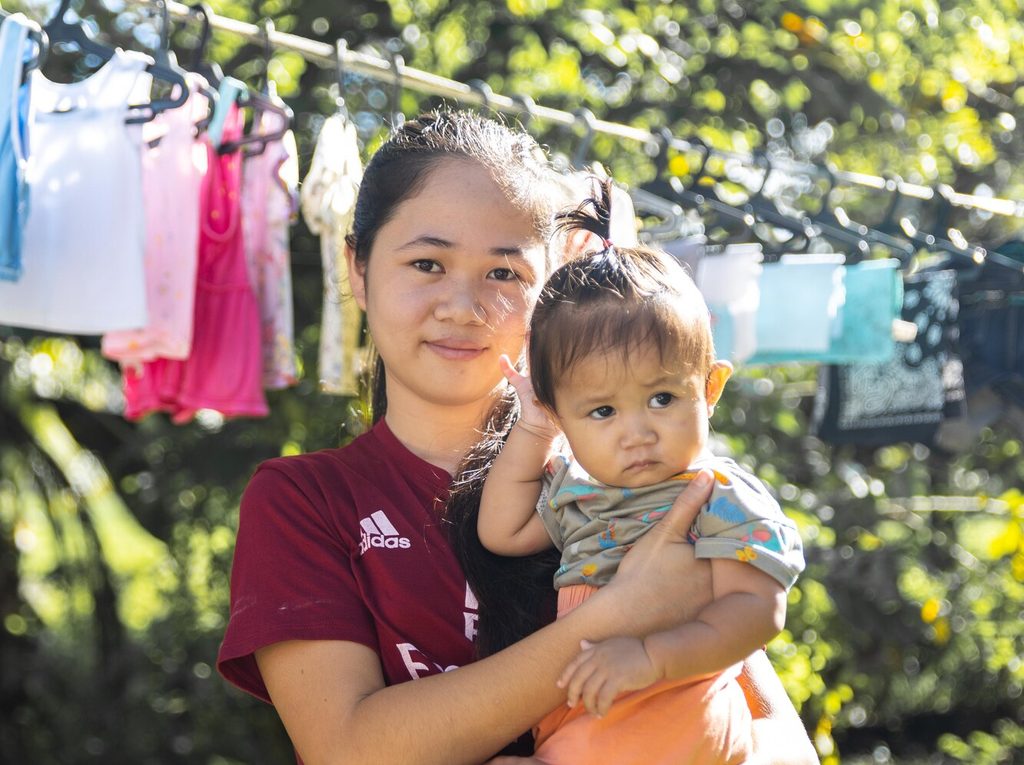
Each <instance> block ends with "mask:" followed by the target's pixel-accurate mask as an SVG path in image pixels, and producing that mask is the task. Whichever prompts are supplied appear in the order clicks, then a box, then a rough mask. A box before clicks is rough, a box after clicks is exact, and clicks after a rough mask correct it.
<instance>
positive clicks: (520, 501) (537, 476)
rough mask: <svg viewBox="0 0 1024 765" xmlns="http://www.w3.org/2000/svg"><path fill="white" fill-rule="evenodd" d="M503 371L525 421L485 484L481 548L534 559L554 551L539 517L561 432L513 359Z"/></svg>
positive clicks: (479, 526) (504, 362)
mask: <svg viewBox="0 0 1024 765" xmlns="http://www.w3.org/2000/svg"><path fill="white" fill-rule="evenodd" d="M501 371H502V372H503V373H504V375H505V377H506V378H507V379H508V381H509V382H510V383H511V384H512V386H513V387H514V388H515V389H516V394H517V395H518V396H519V407H520V416H519V420H518V421H517V422H516V425H515V427H513V428H512V432H511V433H510V434H509V436H508V440H507V441H506V442H505V446H504V447H502V450H501V453H500V454H499V455H498V456H497V457H496V458H495V460H494V464H493V465H492V466H491V469H490V472H488V474H487V480H486V481H484V490H483V495H482V497H481V499H480V514H479V516H478V518H477V534H478V535H479V536H480V542H481V543H482V544H483V546H484V547H486V548H487V549H488V550H490V551H491V552H493V553H495V554H497V555H531V554H533V553H536V552H540V551H541V550H546V549H548V548H549V547H551V545H552V542H551V537H550V536H549V535H548V532H547V529H546V528H545V527H544V523H543V521H542V520H541V518H540V516H539V515H538V514H537V512H536V507H537V500H538V499H540V493H541V477H542V475H543V474H544V465H545V464H546V463H547V461H548V458H549V456H550V453H551V449H552V444H553V442H554V440H555V439H556V438H557V437H558V435H559V433H558V430H557V429H556V428H555V427H554V426H553V425H552V423H551V420H549V419H548V417H547V415H546V414H545V413H544V410H543V409H542V408H541V407H540V404H538V403H537V401H536V399H535V398H534V395H533V385H532V384H531V383H530V378H529V376H528V375H526V374H520V373H519V372H518V371H516V368H515V367H514V366H513V365H512V362H511V360H510V359H509V357H508V356H505V355H502V357H501Z"/></svg>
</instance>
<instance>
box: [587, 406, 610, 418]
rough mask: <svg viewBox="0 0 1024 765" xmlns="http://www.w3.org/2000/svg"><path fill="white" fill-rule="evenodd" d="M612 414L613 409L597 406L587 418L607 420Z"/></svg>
mask: <svg viewBox="0 0 1024 765" xmlns="http://www.w3.org/2000/svg"><path fill="white" fill-rule="evenodd" d="M613 414H615V407H612V406H599V407H598V408H597V409H594V410H593V411H591V412H590V414H588V415H587V416H588V417H590V418H591V419H593V420H607V419H608V418H609V417H611V416H612V415H613Z"/></svg>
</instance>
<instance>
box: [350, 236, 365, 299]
mask: <svg viewBox="0 0 1024 765" xmlns="http://www.w3.org/2000/svg"><path fill="white" fill-rule="evenodd" d="M345 262H346V264H347V265H348V285H349V288H350V289H351V290H352V297H353V298H355V301H356V305H358V306H359V307H360V308H362V309H363V310H364V311H365V310H366V264H365V263H360V262H359V261H357V260H356V251H355V250H354V249H353V248H352V247H351V245H349V243H348V242H346V243H345Z"/></svg>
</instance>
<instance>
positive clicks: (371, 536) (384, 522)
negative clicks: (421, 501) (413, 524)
mask: <svg viewBox="0 0 1024 765" xmlns="http://www.w3.org/2000/svg"><path fill="white" fill-rule="evenodd" d="M359 527H360V531H359V555H360V556H362V555H363V553H365V552H366V551H367V550H369V549H370V548H371V547H383V548H385V549H387V550H408V549H409V548H410V547H412V542H411V541H409V538H408V537H403V536H402V535H401V534H399V533H398V529H396V528H395V527H394V526H393V525H392V524H391V521H389V520H388V517H387V516H386V515H384V511H383V510H378V511H377V512H375V513H370V515H369V517H367V518H363V519H362V520H361V521H359Z"/></svg>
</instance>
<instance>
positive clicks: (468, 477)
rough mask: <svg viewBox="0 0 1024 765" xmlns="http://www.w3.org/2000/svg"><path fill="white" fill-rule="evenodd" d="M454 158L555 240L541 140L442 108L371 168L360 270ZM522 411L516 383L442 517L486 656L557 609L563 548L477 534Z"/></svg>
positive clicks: (360, 203)
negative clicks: (485, 496)
mask: <svg viewBox="0 0 1024 765" xmlns="http://www.w3.org/2000/svg"><path fill="white" fill-rule="evenodd" d="M450 159H463V160H470V161H475V162H479V163H481V164H482V165H483V166H485V167H486V168H487V169H488V170H490V172H491V173H492V175H493V176H494V178H495V181H496V182H497V183H498V184H499V185H500V186H501V187H502V189H503V190H504V191H505V193H506V195H507V196H508V198H509V201H510V202H512V204H514V205H515V206H516V207H518V208H519V209H521V210H525V211H526V212H528V214H530V216H531V217H532V219H533V221H534V225H535V226H536V229H537V232H538V235H539V236H540V237H541V238H543V239H547V238H548V237H549V235H550V233H551V226H552V216H553V213H554V212H555V211H556V210H557V209H558V208H559V207H560V206H561V205H562V204H563V203H564V201H565V193H564V189H563V188H562V187H561V186H560V185H559V184H558V183H557V181H556V180H555V178H554V176H553V174H552V171H551V168H550V166H549V164H548V161H547V158H546V156H544V153H543V151H542V150H541V149H540V147H539V146H538V145H537V142H536V141H535V140H534V139H533V138H532V137H531V136H529V135H528V134H527V133H525V132H523V131H521V130H515V129H513V128H510V127H508V126H507V125H504V124H501V123H499V122H496V121H494V120H489V119H485V118H483V117H480V116H479V115H476V114H473V113H472V112H466V111H447V110H444V111H435V112H431V113H428V114H423V115H420V116H419V117H417V118H416V119H413V120H408V121H407V122H405V123H404V124H403V125H402V126H401V127H399V128H397V129H396V130H395V132H394V133H393V134H392V135H391V137H390V138H389V139H388V140H387V141H386V142H385V143H384V144H383V145H382V146H381V147H380V149H378V150H377V152H376V153H375V154H374V155H373V157H372V158H371V160H370V162H369V164H368V165H367V167H366V170H365V172H364V174H363V180H362V183H361V184H360V187H359V194H358V197H357V199H356V207H355V218H354V221H353V224H352V232H351V233H350V234H349V235H348V236H347V237H346V243H347V244H348V246H349V247H351V248H352V250H353V251H354V253H355V262H356V266H357V267H359V268H363V269H367V268H369V271H372V270H373V269H372V265H371V264H372V258H371V250H372V248H373V243H374V241H375V240H376V237H377V233H378V232H379V231H380V229H381V227H382V226H384V225H385V224H386V223H387V222H388V221H389V220H390V219H391V217H392V216H393V215H394V213H395V211H396V210H397V208H398V206H399V205H400V204H401V203H402V202H403V201H405V200H406V199H408V198H410V197H412V196H414V195H415V194H416V193H417V192H418V191H419V190H420V189H421V188H422V187H423V185H424V183H425V182H426V179H427V178H428V176H429V174H430V172H431V171H432V170H433V169H434V168H435V167H436V166H437V165H438V164H439V163H441V162H443V161H445V160H450ZM367 273H369V272H367ZM368 278H372V277H369V276H368ZM370 398H371V407H372V415H371V416H372V420H373V422H377V421H379V420H380V419H381V418H383V417H384V415H385V413H386V412H387V391H386V387H385V368H384V363H383V360H382V359H381V358H380V357H379V356H377V355H376V354H374V359H373V372H372V375H371V381H370ZM517 416H518V408H517V405H516V401H515V397H514V394H513V392H512V390H511V389H509V390H508V391H507V392H506V395H504V396H503V397H502V398H501V399H499V400H498V401H497V402H496V403H495V406H494V408H493V410H492V411H491V414H490V415H489V417H488V421H487V423H486V424H485V426H484V435H483V438H481V440H480V442H479V443H478V444H477V445H476V446H475V447H474V448H473V449H472V450H471V451H470V453H469V454H468V455H467V456H466V457H465V459H464V461H463V463H462V465H461V467H460V469H459V470H458V471H457V474H456V478H455V481H454V483H453V486H452V491H451V495H450V499H449V501H448V503H447V507H446V508H445V510H444V515H443V522H444V525H445V527H446V530H447V532H448V534H449V537H450V539H451V541H452V547H453V549H454V551H455V554H456V556H457V557H458V560H459V563H460V564H461V566H462V569H463V571H464V572H465V575H466V580H467V582H468V583H469V586H470V588H471V589H472V590H473V593H474V594H475V595H476V597H477V601H478V603H479V622H478V627H477V641H476V646H477V653H478V654H479V655H480V656H487V655H489V654H492V653H494V652H495V651H498V650H501V649H502V648H504V647H505V646H508V645H511V644H512V643H514V642H516V641H517V640H519V639H521V638H523V637H525V636H526V635H529V634H530V633H531V632H534V631H535V630H537V629H538V628H540V627H541V626H543V625H544V624H546V623H547V622H548V621H550V620H551V619H553V618H554V614H555V594H554V589H553V576H554V572H555V569H556V568H557V565H558V555H557V552H552V553H545V554H541V555H537V556H531V557H526V558H505V557H502V556H499V555H494V554H493V553H491V552H489V551H488V550H486V549H485V548H484V547H483V545H481V544H480V539H479V537H478V536H477V531H476V519H477V514H478V513H479V509H480V494H481V492H482V491H483V478H484V476H485V475H486V474H487V471H488V469H489V468H490V465H491V463H492V462H493V460H494V457H495V456H496V455H497V454H498V452H499V451H500V450H501V446H502V445H503V444H504V442H505V438H506V437H507V436H508V431H509V430H510V429H511V427H512V424H513V423H514V422H515V420H516V418H517Z"/></svg>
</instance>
